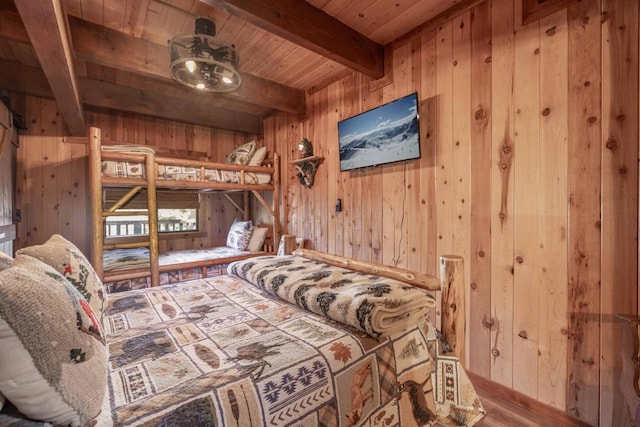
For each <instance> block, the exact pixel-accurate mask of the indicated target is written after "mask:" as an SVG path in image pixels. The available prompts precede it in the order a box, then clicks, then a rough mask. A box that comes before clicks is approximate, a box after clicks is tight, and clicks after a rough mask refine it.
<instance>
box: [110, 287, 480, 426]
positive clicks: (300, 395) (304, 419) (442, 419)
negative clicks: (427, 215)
mask: <svg viewBox="0 0 640 427" xmlns="http://www.w3.org/2000/svg"><path fill="white" fill-rule="evenodd" d="M103 325H104V329H105V331H104V332H105V336H106V339H107V343H108V346H109V352H110V358H109V394H110V407H111V413H112V421H113V424H114V425H145V426H146V425H149V426H151V425H154V426H155V425H183V426H203V425H211V426H267V425H273V426H281V425H298V426H303V425H304V426H312V425H327V426H336V425H344V426H356V425H358V426H359V425H367V426H374V425H376V426H383V425H384V426H400V425H401V426H415V425H437V424H439V425H472V424H474V423H475V422H476V421H478V420H479V419H480V418H481V417H482V415H483V413H484V410H483V408H482V405H481V403H480V402H479V400H478V398H477V396H476V394H475V391H474V389H473V386H472V384H471V383H470V382H469V380H468V378H467V375H466V373H465V371H464V370H463V368H462V367H461V365H460V363H459V361H458V359H457V358H455V357H454V356H452V355H450V354H449V355H447V354H443V352H442V345H441V342H440V340H439V338H438V334H437V332H436V330H435V329H434V328H433V327H432V326H431V325H430V324H429V323H428V322H427V321H426V320H425V319H424V317H422V318H421V319H420V320H419V321H417V322H416V323H415V324H414V325H413V326H412V327H410V328H408V329H407V330H405V331H403V332H400V333H397V334H395V335H393V336H389V337H379V338H374V337H372V336H371V335H368V334H366V333H363V332H362V331H359V330H357V329H355V328H352V327H349V326H345V325H342V324H339V323H338V322H334V321H332V320H330V319H327V318H325V317H323V316H321V315H317V314H314V313H311V312H309V311H307V310H304V309H302V308H301V307H298V306H295V305H292V304H290V303H288V302H286V301H283V300H282V299H280V298H278V297H276V296H274V295H270V294H268V293H267V292H265V291H264V290H263V289H261V287H260V286H257V285H255V284H252V283H249V282H248V281H246V280H243V279H241V278H239V277H237V276H234V275H227V276H219V277H215V278H208V279H200V280H193V281H188V282H183V283H179V284H170V285H164V286H160V287H157V288H150V289H143V290H138V291H130V292H122V293H119V294H113V295H111V296H110V298H109V305H108V308H107V311H106V314H105V319H104V322H103Z"/></svg>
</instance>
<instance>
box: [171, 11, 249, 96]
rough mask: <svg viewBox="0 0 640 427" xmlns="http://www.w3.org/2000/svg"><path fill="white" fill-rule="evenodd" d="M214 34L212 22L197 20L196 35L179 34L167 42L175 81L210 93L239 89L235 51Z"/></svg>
mask: <svg viewBox="0 0 640 427" xmlns="http://www.w3.org/2000/svg"><path fill="white" fill-rule="evenodd" d="M215 34H216V25H215V24H214V23H213V21H211V20H210V19H209V18H203V17H198V18H196V25H195V34H182V35H180V36H177V37H174V38H173V39H171V40H169V52H170V53H171V67H170V70H169V71H170V73H171V77H172V78H173V79H174V80H176V81H177V82H179V83H182V84H183V85H185V86H189V87H192V88H195V89H201V90H206V91H210V92H229V91H232V90H234V89H237V88H238V87H239V86H240V74H239V73H238V70H237V68H238V62H239V57H238V53H237V52H236V48H235V46H234V45H232V44H229V43H227V42H225V41H224V40H220V39H218V38H216V37H214V36H215Z"/></svg>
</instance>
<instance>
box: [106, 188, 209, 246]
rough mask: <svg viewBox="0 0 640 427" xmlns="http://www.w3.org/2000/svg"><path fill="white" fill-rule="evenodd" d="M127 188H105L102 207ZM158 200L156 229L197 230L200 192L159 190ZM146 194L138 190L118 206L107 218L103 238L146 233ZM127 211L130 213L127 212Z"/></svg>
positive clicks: (115, 200)
mask: <svg viewBox="0 0 640 427" xmlns="http://www.w3.org/2000/svg"><path fill="white" fill-rule="evenodd" d="M127 192H128V190H126V189H120V188H113V189H105V190H104V201H105V206H113V205H114V204H115V203H116V202H118V201H119V200H120V199H121V198H122V197H123V196H124V195H125V194H126V193H127ZM156 199H157V202H158V232H159V233H184V232H197V231H199V229H200V227H199V217H200V215H199V211H200V195H199V194H198V193H196V192H186V191H179V192H178V191H162V190H159V191H158V192H157V196H156ZM146 209H147V193H146V190H144V189H143V190H141V191H140V192H138V193H137V194H136V195H135V196H134V197H132V198H131V199H130V200H129V201H128V202H127V203H125V204H124V205H123V206H122V207H121V208H119V209H116V212H117V213H118V215H113V216H109V217H107V220H106V222H105V237H106V238H119V237H131V236H145V235H148V234H149V217H148V216H147V215H146V213H145V212H141V211H146ZM128 213H130V214H129V215H128Z"/></svg>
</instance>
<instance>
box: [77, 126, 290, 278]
mask: <svg viewBox="0 0 640 427" xmlns="http://www.w3.org/2000/svg"><path fill="white" fill-rule="evenodd" d="M247 145H248V144H245V145H243V146H241V147H238V149H237V150H234V152H233V153H232V154H231V155H230V158H228V159H227V161H229V159H231V162H232V163H221V162H209V161H202V160H192V159H184V158H173V157H169V156H160V155H156V153H155V150H154V149H153V148H151V147H146V146H143V145H103V143H102V138H101V132H100V129H99V128H96V127H91V128H90V131H89V175H90V183H91V185H90V194H91V200H92V203H91V205H92V207H91V216H92V223H93V233H92V251H91V254H92V262H93V265H94V268H95V270H96V273H97V274H98V276H99V277H100V278H101V279H102V280H104V281H107V282H108V281H114V280H123V279H126V278H140V277H145V276H147V277H150V278H151V286H157V285H158V284H159V274H160V272H161V271H169V270H172V269H178V268H180V266H183V267H186V268H192V267H207V266H211V265H217V264H228V263H229V262H232V261H235V260H238V259H243V258H247V257H251V256H255V255H256V254H263V253H264V252H262V251H259V252H249V253H247V252H246V251H245V250H244V248H236V249H239V251H238V252H236V253H233V254H231V253H227V254H226V255H228V256H222V253H221V252H218V255H219V257H217V258H216V257H208V256H207V255H204V258H203V256H202V254H199V255H196V254H195V253H194V252H192V254H194V256H195V257H196V258H194V259H192V260H186V259H184V256H185V255H186V254H185V253H182V254H181V255H182V259H180V261H179V262H178V263H175V262H173V261H175V259H176V257H175V256H173V257H171V256H168V255H166V256H162V257H161V256H160V254H159V249H158V247H159V245H158V240H159V237H158V215H157V208H158V205H157V199H156V191H157V190H159V189H170V190H189V191H203V192H205V191H206V192H209V191H220V192H224V193H225V195H227V198H228V199H229V200H231V199H230V197H228V195H229V193H233V192H244V193H245V194H246V196H245V198H244V200H245V207H244V212H245V218H244V219H245V220H247V219H248V218H247V216H248V206H247V205H248V199H249V196H248V195H249V194H252V195H253V196H254V197H255V198H256V199H257V201H258V202H259V203H260V204H261V205H262V207H263V208H264V209H265V211H266V212H267V213H268V214H269V215H270V216H271V217H272V218H273V221H272V224H271V236H270V241H271V242H277V241H278V239H279V227H278V224H279V221H278V220H277V219H278V218H279V173H278V171H279V157H278V155H277V154H274V156H273V160H272V161H264V154H265V153H266V148H263V149H262V150H261V152H262V154H261V158H260V159H258V160H256V159H255V157H258V156H257V152H256V155H255V156H254V155H253V153H254V151H253V150H251V151H250V152H248V151H246V150H245V148H244V147H245V146H247ZM254 148H255V147H254ZM243 150H245V151H243ZM263 164H266V165H263ZM113 187H123V188H130V190H129V191H128V192H126V193H125V194H124V195H123V196H122V197H121V198H120V199H119V200H118V201H116V202H115V203H113V204H112V205H111V206H105V202H104V200H103V190H104V189H105V188H113ZM142 189H146V193H147V202H148V206H147V209H146V210H144V211H140V212H137V214H144V215H148V223H149V234H148V236H145V237H144V240H143V241H137V242H128V243H121V244H109V245H106V244H105V230H104V221H105V220H106V218H108V217H110V216H116V215H120V213H119V212H118V209H120V208H121V207H122V206H124V205H125V204H126V203H127V202H128V201H129V200H130V199H131V198H132V197H134V196H135V195H136V194H137V193H138V192H140V191H141V190H142ZM265 191H266V192H272V193H273V197H272V202H271V203H269V202H267V201H266V199H265V198H264V197H263V195H262V192H265ZM232 202H233V201H232ZM233 203H234V205H236V204H235V202H233ZM236 207H238V208H239V206H237V205H236ZM129 214H135V213H129ZM269 247H271V248H272V246H269ZM139 248H146V250H147V253H148V267H146V266H145V268H143V269H140V268H132V269H127V270H122V269H117V271H116V272H113V273H112V272H106V271H105V265H104V261H105V255H104V254H105V250H130V249H131V250H139ZM223 252H224V251H223ZM161 260H162V262H161Z"/></svg>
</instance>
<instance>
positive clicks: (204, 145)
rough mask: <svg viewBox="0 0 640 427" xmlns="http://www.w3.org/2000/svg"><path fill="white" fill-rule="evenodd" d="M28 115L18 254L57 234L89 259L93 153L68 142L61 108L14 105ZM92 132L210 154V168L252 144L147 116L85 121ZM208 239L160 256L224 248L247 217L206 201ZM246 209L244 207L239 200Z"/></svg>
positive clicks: (46, 102)
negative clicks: (233, 225) (98, 130)
mask: <svg viewBox="0 0 640 427" xmlns="http://www.w3.org/2000/svg"><path fill="white" fill-rule="evenodd" d="M12 101H15V102H14V103H16V104H22V105H20V107H18V108H19V109H20V110H22V111H23V113H24V117H25V122H26V125H27V127H28V129H27V130H24V131H21V132H20V148H19V150H18V165H17V168H18V174H17V175H18V182H17V206H16V207H17V208H18V209H20V212H21V216H22V222H20V223H19V224H18V229H17V240H16V242H15V249H16V250H17V249H19V248H21V247H24V246H30V245H35V244H41V243H43V242H45V241H46V240H47V239H48V238H49V237H50V236H51V235H52V234H53V233H59V234H62V235H63V236H65V237H66V238H67V239H69V240H71V241H72V242H73V243H74V244H76V245H77V246H78V247H79V248H80V249H81V250H82V251H83V252H84V253H85V254H89V253H90V247H91V241H90V239H91V227H92V224H91V223H90V221H91V218H90V215H89V211H90V209H89V207H90V203H89V197H90V195H89V189H88V182H87V181H88V157H87V156H88V145H87V144H84V143H77V140H74V139H71V141H74V142H71V143H70V142H65V141H67V139H66V138H65V130H64V128H63V121H62V119H61V117H60V113H59V111H58V107H57V105H56V103H55V101H53V100H50V99H44V98H38V97H32V96H27V97H24V98H21V97H17V98H16V99H12ZM86 122H87V126H98V127H100V128H101V130H102V137H103V139H105V140H109V141H116V142H120V143H126V144H146V145H151V146H155V147H160V148H162V149H170V150H189V151H196V152H202V153H207V154H208V155H209V157H210V158H211V159H212V160H215V161H224V159H225V157H226V155H227V154H228V153H229V152H230V151H231V150H232V149H233V148H234V147H235V146H238V145H240V144H242V143H244V142H246V141H248V140H249V139H250V137H251V136H249V135H243V134H234V133H231V132H227V131H220V130H215V129H211V128H205V127H202V126H194V125H189V124H184V123H178V122H172V121H167V120H160V119H152V118H148V117H144V116H136V115H131V114H122V113H117V112H112V111H107V110H94V111H88V112H87V113H86ZM201 200H202V201H203V203H204V206H205V208H204V214H205V218H204V224H205V231H206V235H203V236H200V237H194V238H188V239H172V240H162V239H161V240H160V251H161V252H163V251H166V250H181V249H192V248H199V247H210V246H215V245H220V244H223V243H224V242H225V241H226V236H227V232H228V230H229V226H230V225H231V223H232V222H233V219H234V218H235V217H238V218H241V217H242V215H241V213H239V212H238V211H237V210H236V209H235V207H234V206H233V205H232V204H231V203H229V202H228V201H227V200H226V199H225V198H224V197H223V196H220V195H217V194H214V193H203V195H202V199H201ZM239 202H240V203H241V202H242V200H241V199H240V200H239Z"/></svg>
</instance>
